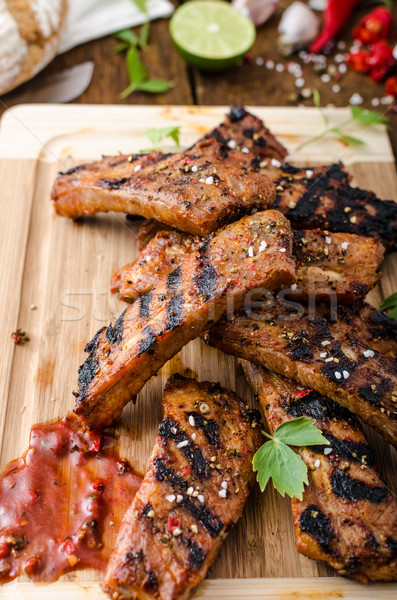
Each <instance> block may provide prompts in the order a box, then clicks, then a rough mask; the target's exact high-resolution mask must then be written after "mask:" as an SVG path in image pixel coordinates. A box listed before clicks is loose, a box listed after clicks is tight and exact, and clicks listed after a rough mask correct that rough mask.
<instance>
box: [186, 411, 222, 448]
mask: <svg viewBox="0 0 397 600" xmlns="http://www.w3.org/2000/svg"><path fill="white" fill-rule="evenodd" d="M187 414H188V416H189V417H193V418H194V421H195V424H196V427H199V428H200V429H201V430H202V431H203V433H204V435H205V437H206V438H207V440H208V441H209V443H210V444H211V446H214V447H215V448H219V447H220V441H219V426H218V423H217V422H216V421H215V419H206V418H205V416H204V415H202V414H201V413H199V412H195V411H193V412H189V413H187Z"/></svg>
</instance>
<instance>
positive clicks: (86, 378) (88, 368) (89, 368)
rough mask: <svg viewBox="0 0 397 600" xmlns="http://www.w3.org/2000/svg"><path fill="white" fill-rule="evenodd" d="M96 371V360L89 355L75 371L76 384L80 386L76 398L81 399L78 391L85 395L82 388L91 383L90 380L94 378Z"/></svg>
mask: <svg viewBox="0 0 397 600" xmlns="http://www.w3.org/2000/svg"><path fill="white" fill-rule="evenodd" d="M97 371H98V360H97V359H96V358H93V357H92V356H91V355H90V356H89V357H88V358H87V360H85V361H84V362H83V364H82V365H81V366H80V367H79V369H78V371H77V372H78V374H79V379H78V385H79V388H82V390H81V392H80V391H79V392H78V394H79V395H78V396H77V398H78V399H79V400H80V401H81V400H82V397H81V396H80V393H82V394H83V396H84V395H85V393H84V390H85V388H86V387H87V386H88V385H89V384H90V383H91V381H92V380H93V379H94V378H95V375H96V374H97Z"/></svg>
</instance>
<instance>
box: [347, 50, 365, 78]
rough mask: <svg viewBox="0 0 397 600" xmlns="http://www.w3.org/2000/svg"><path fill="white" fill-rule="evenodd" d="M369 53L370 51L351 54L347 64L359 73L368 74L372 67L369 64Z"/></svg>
mask: <svg viewBox="0 0 397 600" xmlns="http://www.w3.org/2000/svg"><path fill="white" fill-rule="evenodd" d="M368 59H369V52H368V50H357V51H356V52H351V53H350V54H349V56H348V57H347V61H346V62H347V64H348V65H350V66H351V67H352V69H354V70H355V71H358V72H359V73H368V71H369V70H370V68H371V67H370V66H369V64H368Z"/></svg>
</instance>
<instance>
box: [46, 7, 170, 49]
mask: <svg viewBox="0 0 397 600" xmlns="http://www.w3.org/2000/svg"><path fill="white" fill-rule="evenodd" d="M147 7H148V16H149V20H150V21H152V20H153V19H159V18H164V17H169V16H170V15H171V14H172V12H173V10H174V7H173V5H172V4H171V3H170V2H168V0H149V2H148V5H147ZM145 20H146V17H145V15H144V14H143V13H141V12H140V11H139V9H138V8H137V7H136V5H135V4H134V2H133V0H69V11H68V15H67V18H66V23H65V27H64V30H63V34H62V41H61V46H60V48H59V52H58V53H59V54H62V53H63V52H66V51H67V50H70V49H71V48H74V47H75V46H78V45H79V44H83V43H84V42H88V41H90V40H95V39H97V38H100V37H103V36H105V35H109V34H110V33H114V32H115V31H119V30H120V29H126V28H128V27H134V26H135V25H141V24H142V23H144V22H145Z"/></svg>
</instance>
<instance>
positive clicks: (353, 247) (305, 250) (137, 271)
mask: <svg viewBox="0 0 397 600" xmlns="http://www.w3.org/2000/svg"><path fill="white" fill-rule="evenodd" d="M153 227H154V226H153ZM145 231H146V232H147V234H148V231H149V230H148V228H147V227H146V228H145ZM147 234H146V235H147ZM293 240H294V241H293V250H292V253H293V257H294V259H295V260H296V274H297V276H298V283H297V285H296V288H295V286H294V291H293V293H292V292H291V295H292V297H293V298H295V299H307V297H308V296H309V295H311V296H312V297H313V298H314V297H315V299H316V300H327V299H329V298H330V297H336V298H337V300H338V302H340V303H342V304H351V303H353V302H356V301H357V300H360V299H361V298H364V297H365V296H366V294H367V293H368V292H369V290H370V289H372V288H373V287H374V285H375V284H376V282H377V281H378V279H379V277H380V273H379V272H378V269H379V266H380V264H381V262H382V259H383V256H384V247H383V244H382V243H381V242H380V241H379V240H375V239H374V238H365V237H362V236H357V235H354V234H348V233H325V232H324V231H318V230H308V231H295V232H294V238H293ZM202 242H203V240H202V238H200V237H199V236H191V235H188V234H184V233H182V232H180V231H176V230H172V229H171V230H168V231H158V232H157V233H156V234H155V236H154V237H152V238H151V239H150V241H148V243H147V245H146V246H145V247H144V248H143V250H142V251H141V254H140V256H139V257H138V258H137V260H136V261H135V262H133V263H130V264H128V265H125V266H124V267H122V268H121V269H119V270H118V271H117V272H116V273H115V274H114V275H113V277H112V282H111V291H112V292H113V293H115V292H119V293H120V297H121V299H122V300H125V301H126V302H132V301H133V300H135V299H136V298H137V297H138V296H141V295H142V294H144V293H145V292H147V291H148V290H149V289H151V288H152V287H153V286H154V285H156V284H157V282H159V281H161V279H163V278H164V277H165V276H167V275H168V273H170V272H171V271H173V270H174V269H175V267H176V266H177V265H178V264H180V263H181V262H182V260H184V258H185V257H186V256H187V254H189V252H192V251H193V250H195V249H197V248H198V247H199V245H200V244H201V243H202Z"/></svg>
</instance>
